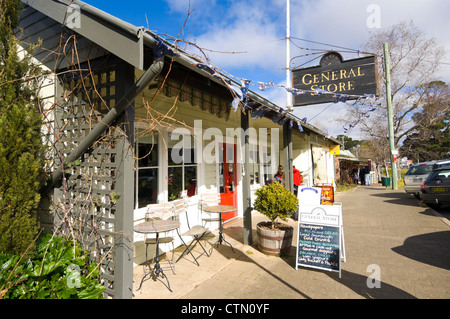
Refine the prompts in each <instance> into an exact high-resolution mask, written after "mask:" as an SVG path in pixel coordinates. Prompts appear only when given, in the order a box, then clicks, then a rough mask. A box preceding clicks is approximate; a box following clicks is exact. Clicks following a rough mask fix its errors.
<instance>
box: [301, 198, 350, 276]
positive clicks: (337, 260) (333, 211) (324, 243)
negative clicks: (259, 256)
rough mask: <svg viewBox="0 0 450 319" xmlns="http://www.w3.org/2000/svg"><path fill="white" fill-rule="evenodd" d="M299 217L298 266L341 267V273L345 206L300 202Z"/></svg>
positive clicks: (338, 268) (332, 269) (334, 269)
mask: <svg viewBox="0 0 450 319" xmlns="http://www.w3.org/2000/svg"><path fill="white" fill-rule="evenodd" d="M299 217H300V218H299V223H298V237H297V256H296V258H297V261H296V269H297V266H298V265H300V266H305V267H312V268H318V269H323V270H329V271H338V272H339V277H341V256H342V253H343V252H342V248H341V245H343V227H342V206H341V205H312V206H311V205H300V206H299ZM344 258H345V257H344Z"/></svg>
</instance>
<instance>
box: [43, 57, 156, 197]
mask: <svg viewBox="0 0 450 319" xmlns="http://www.w3.org/2000/svg"><path fill="white" fill-rule="evenodd" d="M163 66H164V55H162V56H158V57H155V58H154V60H153V63H152V64H151V65H150V67H149V68H148V69H147V71H145V73H144V74H143V75H142V76H141V78H140V79H139V80H138V81H137V82H136V83H135V84H134V85H133V87H131V88H130V89H129V90H128V92H127V93H126V94H125V95H124V96H123V97H122V98H121V99H120V101H119V102H118V103H117V104H116V105H115V106H114V107H113V108H112V109H111V110H110V111H109V112H108V113H107V114H106V115H105V117H103V118H102V119H101V121H100V122H99V123H97V125H96V126H95V127H94V129H93V130H92V131H91V132H90V133H89V134H88V136H86V138H85V139H84V140H83V141H81V143H80V144H79V145H78V147H77V148H76V149H75V150H74V151H73V152H72V153H71V154H70V155H69V156H68V157H67V158H65V159H64V162H63V163H71V162H74V161H75V160H77V159H78V158H80V156H81V155H82V154H83V153H85V152H86V151H87V150H88V148H89V147H91V146H92V144H94V142H95V141H96V140H97V139H98V138H99V137H100V136H101V135H102V134H103V133H104V132H105V130H106V129H107V128H108V126H110V125H111V124H113V123H114V121H115V120H117V118H118V117H119V116H120V115H121V114H122V113H123V112H125V110H126V109H127V107H128V106H129V105H130V104H131V103H132V102H133V101H134V100H135V99H136V97H137V96H138V95H139V93H141V92H142V91H143V90H144V89H145V88H146V87H148V85H149V84H150V82H152V81H153V80H154V79H155V78H156V77H157V76H158V75H159V74H160V73H161V71H162V69H163ZM62 174H63V167H60V168H59V169H58V170H56V171H55V172H53V175H52V179H51V183H50V185H47V187H48V189H50V188H51V187H53V186H54V185H55V184H56V183H57V182H58V181H59V180H60V179H61V177H62Z"/></svg>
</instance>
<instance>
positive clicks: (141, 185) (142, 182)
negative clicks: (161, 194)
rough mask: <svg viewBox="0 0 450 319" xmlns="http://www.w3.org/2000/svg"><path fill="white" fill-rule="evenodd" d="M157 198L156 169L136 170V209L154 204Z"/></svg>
mask: <svg viewBox="0 0 450 319" xmlns="http://www.w3.org/2000/svg"><path fill="white" fill-rule="evenodd" d="M157 197H158V169H157V168H146V169H139V170H138V207H139V208H140V207H145V206H147V205H148V204H155V203H156V201H157Z"/></svg>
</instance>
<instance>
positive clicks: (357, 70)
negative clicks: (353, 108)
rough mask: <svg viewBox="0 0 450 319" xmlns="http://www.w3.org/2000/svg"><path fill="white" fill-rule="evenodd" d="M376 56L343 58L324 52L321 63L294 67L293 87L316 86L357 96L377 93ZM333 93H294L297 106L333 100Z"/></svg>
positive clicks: (349, 95)
mask: <svg viewBox="0 0 450 319" xmlns="http://www.w3.org/2000/svg"><path fill="white" fill-rule="evenodd" d="M377 70H378V69H377V60H376V58H375V56H368V57H363V58H357V59H351V60H345V61H344V60H342V57H341V55H340V54H339V53H337V52H329V53H327V54H325V55H324V56H323V57H322V59H321V61H320V65H319V66H314V67H309V68H302V69H295V70H293V71H292V84H293V88H295V89H298V90H305V91H314V90H316V89H321V90H325V91H328V92H331V93H335V94H342V95H348V99H357V98H358V96H363V95H364V94H374V95H378V71H377ZM334 99H335V97H333V94H320V95H317V94H316V93H312V92H305V93H303V94H294V102H293V105H294V106H302V105H308V104H318V103H329V102H333V101H334Z"/></svg>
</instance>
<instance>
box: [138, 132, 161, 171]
mask: <svg viewBox="0 0 450 319" xmlns="http://www.w3.org/2000/svg"><path fill="white" fill-rule="evenodd" d="M136 142H137V143H138V154H137V156H138V159H139V160H138V165H139V167H149V166H158V134H157V133H156V132H153V131H145V130H142V129H138V130H136Z"/></svg>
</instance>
